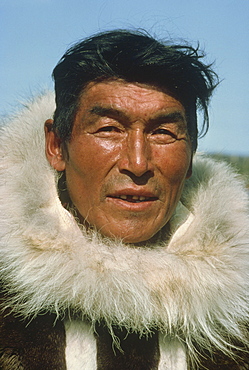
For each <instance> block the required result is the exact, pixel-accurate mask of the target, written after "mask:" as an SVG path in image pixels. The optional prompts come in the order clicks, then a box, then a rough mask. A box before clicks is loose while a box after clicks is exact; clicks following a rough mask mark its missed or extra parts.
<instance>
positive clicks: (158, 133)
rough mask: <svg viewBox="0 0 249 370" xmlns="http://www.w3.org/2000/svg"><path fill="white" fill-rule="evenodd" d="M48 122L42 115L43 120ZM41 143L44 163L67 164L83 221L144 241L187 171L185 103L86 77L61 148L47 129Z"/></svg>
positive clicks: (169, 207) (164, 217) (172, 202)
mask: <svg viewBox="0 0 249 370" xmlns="http://www.w3.org/2000/svg"><path fill="white" fill-rule="evenodd" d="M51 124H52V121H51V120H48V121H47V123H46V127H48V126H49V125H51ZM46 142H47V145H46V152H47V158H48V160H49V162H50V164H51V165H52V166H53V167H54V168H55V169H56V170H58V171H64V170H65V173H66V180H67V188H68V191H69V194H70V198H71V200H72V202H73V204H74V205H75V207H76V209H77V211H78V214H79V217H80V219H81V221H82V222H84V223H86V222H87V223H88V225H90V226H93V227H95V228H96V229H97V230H99V231H100V232H101V233H102V234H103V235H105V236H108V237H111V238H122V239H123V240H124V241H125V242H127V243H139V242H143V241H146V240H149V239H150V238H152V237H153V236H154V235H155V234H156V233H157V232H158V231H159V230H160V229H161V228H162V227H163V226H164V225H165V224H167V223H168V221H169V219H170V218H171V216H172V214H173V212H174V210H175V207H176V205H177V202H178V200H179V198H180V195H181V192H182V188H183V185H184V182H185V179H186V178H188V177H189V176H190V175H191V164H192V150H191V143H190V139H189V135H188V132H187V122H186V113H185V109H184V107H183V105H182V104H181V103H180V101H178V100H177V99H175V98H174V97H173V96H171V95H169V94H167V93H165V92H163V91H161V90H159V89H157V88H155V87H153V86H150V85H146V84H138V83H127V82H125V81H122V80H112V81H104V82H98V83H90V84H89V85H88V86H87V88H86V89H85V90H84V92H83V93H82V96H81V100H80V106H79V109H78V111H77V114H76V117H75V121H74V125H73V131H72V137H71V139H70V141H69V142H68V143H67V155H64V154H63V153H64V152H63V150H62V145H61V141H60V139H59V138H58V137H57V136H56V134H55V133H54V132H53V131H50V130H47V129H46Z"/></svg>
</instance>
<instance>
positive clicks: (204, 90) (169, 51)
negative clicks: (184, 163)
mask: <svg viewBox="0 0 249 370" xmlns="http://www.w3.org/2000/svg"><path fill="white" fill-rule="evenodd" d="M203 56H204V55H203V54H202V53H200V52H199V50H198V48H193V47H192V46H189V45H175V44H171V43H168V42H161V41H158V40H156V39H155V38H153V37H151V36H150V35H148V34H147V33H145V32H142V31H127V30H114V31H109V32H103V33H99V34H97V35H94V36H92V37H90V38H87V39H85V40H83V41H80V42H79V43H77V44H75V45H74V46H73V47H71V48H70V49H69V50H68V51H67V52H66V53H65V54H64V55H63V57H62V58H61V60H60V61H59V63H58V64H57V66H56V67H55V69H54V71H53V78H54V82H55V92H56V111H55V114H54V128H55V129H56V131H57V133H58V135H59V137H60V138H61V140H62V141H67V140H70V136H71V131H72V126H73V122H74V118H75V114H76V112H77V108H78V103H79V99H80V97H81V94H82V92H83V90H84V88H85V87H86V86H87V84H88V83H89V82H91V81H100V80H105V79H123V80H125V81H127V82H138V83H146V84H151V85H153V86H156V87H158V88H160V89H162V90H166V91H167V92H170V93H171V94H172V95H173V96H174V97H176V98H177V99H178V100H179V101H180V102H181V103H182V104H183V106H184V108H185V110H186V115H187V121H188V132H189V135H190V138H191V141H192V149H193V151H195V150H196V147H197V136H198V129H197V110H198V109H201V110H202V111H203V117H204V120H203V125H202V127H201V129H200V133H201V134H205V133H206V131H207V130H208V123H209V121H208V103H209V99H210V97H211V94H212V92H213V90H214V88H215V86H216V85H217V83H218V77H217V75H216V74H215V73H214V72H213V70H212V69H211V66H210V65H205V64H204V63H202V62H201V61H200V59H201V58H203Z"/></svg>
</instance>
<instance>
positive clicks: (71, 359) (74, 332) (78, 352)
mask: <svg viewBox="0 0 249 370" xmlns="http://www.w3.org/2000/svg"><path fill="white" fill-rule="evenodd" d="M65 329H66V364H67V370H82V369H84V370H94V369H97V363H96V359H97V349H96V340H95V338H94V335H93V330H92V328H91V327H90V325H87V324H86V323H84V322H83V321H81V320H77V321H75V320H73V321H65Z"/></svg>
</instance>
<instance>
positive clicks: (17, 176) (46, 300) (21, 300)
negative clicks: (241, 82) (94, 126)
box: [0, 92, 249, 370]
mask: <svg viewBox="0 0 249 370" xmlns="http://www.w3.org/2000/svg"><path fill="white" fill-rule="evenodd" d="M54 109H55V105H54V95H53V93H52V92H46V93H45V94H43V95H41V96H39V97H37V98H35V99H34V100H33V101H30V102H29V103H27V104H26V105H25V106H24V107H23V109H22V110H21V111H19V112H18V113H17V114H15V115H14V116H13V117H9V118H8V119H5V120H4V122H3V123H2V126H1V129H0V156H1V162H0V218H1V221H0V237H1V239H0V269H1V278H0V281H1V295H0V369H3V370H39V369H43V370H47V369H48V370H65V369H68V370H124V369H125V370H128V369H129V370H156V369H158V370H192V369H203V370H204V369H208V370H211V369H212V370H214V369H215V370H218V369H222V370H228V369H229V370H242V369H243V370H245V369H249V355H248V339H249V336H248V314H249V297H248V293H249V234H248V233H249V227H248V226H249V224H248V196H247V192H246V190H245V187H244V184H243V182H242V180H241V179H240V178H239V176H238V175H237V174H236V173H234V172H233V170H231V169H230V167H229V166H228V165H226V164H224V163H220V162H216V161H214V160H213V159H210V158H208V157H206V156H203V155H199V154H198V155H195V158H194V164H193V175H192V176H191V178H190V179H188V180H186V184H185V187H184V190H183V194H182V197H181V200H180V201H179V204H178V206H177V208H176V210H175V213H174V215H173V217H172V219H171V220H170V223H169V226H170V231H168V229H167V232H166V231H165V230H164V229H162V230H161V231H160V233H159V236H158V238H157V240H156V241H154V242H153V243H148V242H147V243H145V245H144V246H139V247H138V246H134V245H130V244H124V243H122V241H119V240H109V239H107V238H104V237H103V236H101V235H99V234H98V233H97V232H94V231H92V232H91V233H90V232H89V231H86V230H85V229H84V227H83V226H81V225H79V224H78V223H77V220H76V218H75V217H74V216H73V214H72V212H70V211H69V210H68V208H67V207H65V205H64V204H63V202H62V201H61V198H60V194H59V190H58V181H60V180H59V178H60V176H59V174H58V173H56V172H55V171H54V170H53V169H52V168H51V167H50V165H49V163H48V162H47V160H46V157H45V149H44V148H45V146H44V129H43V126H44V122H45V120H46V119H48V118H52V116H53V111H54Z"/></svg>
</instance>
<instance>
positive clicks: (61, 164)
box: [44, 119, 66, 171]
mask: <svg viewBox="0 0 249 370" xmlns="http://www.w3.org/2000/svg"><path fill="white" fill-rule="evenodd" d="M52 126H53V120H52V119H48V120H47V121H46V122H45V125H44V130H45V139H46V157H47V160H48V161H49V163H50V165H51V166H52V167H53V168H54V169H55V170H57V171H64V170H65V167H66V162H65V160H64V158H63V153H62V145H61V140H60V138H59V137H58V135H57V134H56V132H54V131H53V130H52Z"/></svg>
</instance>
